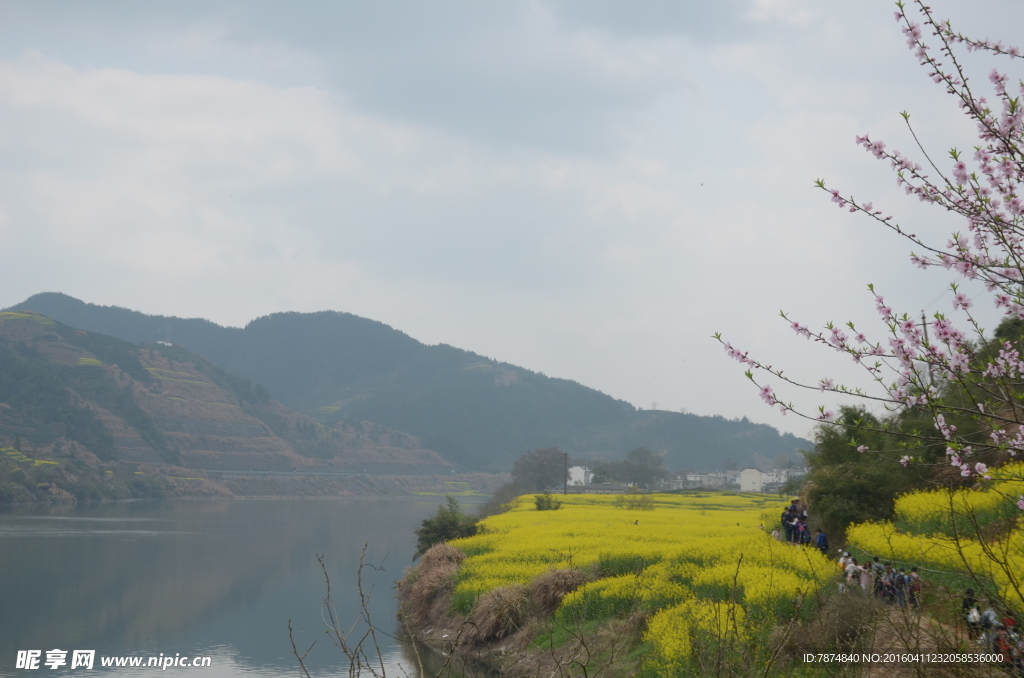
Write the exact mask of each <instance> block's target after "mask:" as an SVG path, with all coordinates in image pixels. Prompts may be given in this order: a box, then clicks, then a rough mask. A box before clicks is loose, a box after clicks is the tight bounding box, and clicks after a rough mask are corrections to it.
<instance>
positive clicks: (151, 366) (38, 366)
mask: <svg viewBox="0 0 1024 678" xmlns="http://www.w3.org/2000/svg"><path fill="white" fill-rule="evenodd" d="M0 445H6V446H9V447H11V448H13V449H15V450H17V451H18V452H19V453H24V454H26V455H28V456H29V457H31V458H32V459H34V460H44V461H45V460H54V461H59V459H60V458H61V457H67V458H74V459H76V460H77V461H78V462H81V463H84V464H86V465H93V466H95V465H97V464H100V463H102V462H131V463H134V464H149V465H153V466H166V465H179V466H184V467H189V468H198V469H216V470H245V471H249V470H257V471H296V470H307V471H308V470H316V469H320V470H324V471H340V472H346V471H348V472H363V471H369V472H388V473H412V474H417V473H419V474H422V473H428V474H429V473H449V472H450V469H451V467H450V465H449V464H447V463H446V462H445V461H444V460H443V459H441V458H440V457H439V456H438V455H437V454H436V453H434V452H431V451H429V450H426V449H423V448H422V447H421V446H420V444H419V441H418V440H417V439H416V438H414V437H412V436H409V435H406V434H403V433H399V432H397V431H391V430H388V429H385V428H383V427H380V426H377V425H375V424H372V423H367V422H351V421H350V422H337V423H336V424H335V425H333V426H326V425H324V424H321V423H318V422H316V421H315V420H313V419H311V418H309V417H306V416H304V415H302V414H299V413H297V412H294V411H292V410H290V409H289V408H287V407H285V406H283V405H281V404H280V403H278V402H276V401H274V400H273V399H272V398H271V397H270V395H269V393H268V392H267V391H266V389H264V388H262V387H260V386H254V385H253V384H252V383H251V382H250V381H249V380H247V379H245V378H242V377H237V376H235V375H232V374H230V373H228V372H227V371H225V370H223V369H222V368H220V367H217V366H216V365H214V364H212V363H210V362H209V361H208V360H206V359H205V358H202V357H201V356H198V355H196V354H193V353H190V352H189V351H187V350H185V349H184V348H181V347H166V346H153V347H140V346H137V345H134V344H131V343H129V342H126V341H124V340H121V339H115V338H113V337H108V336H104V335H99V334H95V333H91V332H86V331H83V330H78V329H75V328H72V327H68V326H67V325H64V324H62V323H60V322H57V321H55V320H52V319H51V318H47V317H45V316H42V315H39V314H36V313H30V312H25V313H20V312H0Z"/></svg>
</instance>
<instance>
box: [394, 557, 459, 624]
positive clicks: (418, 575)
mask: <svg viewBox="0 0 1024 678" xmlns="http://www.w3.org/2000/svg"><path fill="white" fill-rule="evenodd" d="M465 558H466V555H465V554H464V553H463V552H462V551H460V550H459V549H457V548H455V547H454V546H449V545H448V544H443V543H442V544H437V545H435V546H432V547H431V548H430V549H429V550H428V551H427V552H426V553H424V554H423V557H422V558H420V564H419V567H417V568H416V569H414V570H410V571H409V572H407V573H406V576H405V578H404V580H403V581H402V583H401V585H400V587H399V597H400V598H401V601H402V612H403V613H404V614H405V616H406V619H408V620H409V622H410V623H412V624H413V625H414V626H421V625H423V624H426V623H427V622H429V621H433V620H434V619H435V617H437V616H438V614H439V613H440V614H442V615H443V614H444V613H445V612H446V611H447V609H446V608H447V605H446V604H441V603H440V601H441V600H442V599H447V598H450V595H448V596H445V595H442V594H450V593H451V591H452V585H453V583H454V582H455V575H456V573H458V571H459V563H461V562H462V561H463V560H464V559H465ZM438 607H442V608H445V609H441V610H438V609H435V608H438Z"/></svg>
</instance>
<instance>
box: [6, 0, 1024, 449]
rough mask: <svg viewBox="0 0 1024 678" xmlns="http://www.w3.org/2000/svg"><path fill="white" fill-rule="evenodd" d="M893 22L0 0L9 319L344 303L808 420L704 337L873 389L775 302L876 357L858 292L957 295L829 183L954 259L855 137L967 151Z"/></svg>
mask: <svg viewBox="0 0 1024 678" xmlns="http://www.w3.org/2000/svg"><path fill="white" fill-rule="evenodd" d="M933 8H934V10H935V12H936V14H937V15H938V16H943V17H948V18H950V19H951V20H952V21H953V23H954V27H955V28H958V29H960V30H962V31H964V32H967V33H969V34H972V35H975V36H978V37H992V38H993V39H995V38H1002V39H1007V40H1012V38H1013V37H1014V36H1013V35H1008V34H1000V30H1001V28H1002V27H1005V26H1014V25H1016V26H1019V25H1021V24H1022V21H1024V5H1021V4H1020V3H1018V2H1013V1H1012V0H972V1H971V2H965V1H957V2H954V1H946V0H936V2H935V3H934V5H933ZM893 9H894V7H893V5H892V3H890V2H882V1H879V0H861V1H859V2H856V3H850V2H838V1H835V0H830V1H827V2H822V1H821V0H719V1H717V2H710V3H709V2H700V3H698V2H692V1H684V2H679V0H674V1H669V0H664V1H661V0H652V1H646V2H645V1H637V2H630V3H624V2H610V1H606V0H566V1H564V2H550V1H541V0H537V1H530V0H523V1H520V2H502V1H495V2H488V3H479V2H450V1H441V2H434V3H418V2H404V1H397V0H396V1H395V2H388V3H340V2H320V1H316V0H310V1H307V2H303V3H280V2H269V1H256V0H254V1H247V2H241V1H231V0H203V1H202V2H198V1H191V0H179V1H178V2H175V3H138V2H130V1H127V0H126V1H113V0H111V1H95V2H88V3H83V2H77V1H65V2H61V1H54V2H47V3H38V2H27V1H21V2H10V1H4V0H0V17H2V21H0V307H5V306H10V305H13V304H16V303H19V302H21V301H23V300H24V299H26V298H27V297H29V296H30V295H32V294H35V293H38V292H44V291H58V292H64V293H66V294H69V295H71V296H73V297H76V298H79V299H82V300H84V301H88V302H92V303H97V304H105V305H116V306H123V307H128V308H132V309H135V310H139V311H143V312H145V313H151V314H163V315H177V316H181V317H204V318H209V319H210V320H213V321H215V322H218V323H220V324H224V325H234V326H243V325H245V324H246V323H247V322H249V321H250V320H252V319H254V318H257V317H260V316H263V315H266V314H269V313H273V312H277V311H318V310H325V309H331V310H338V311H347V312H350V313H354V314H356V315H360V316H364V317H368V318H373V319H375V320H380V321H382V322H385V323H387V324H389V325H391V326H392V327H395V328H396V329H399V330H402V331H404V332H406V333H407V334H409V335H411V336H413V337H415V338H416V339H419V340H421V341H423V342H425V343H429V344H436V343H446V344H451V345H454V346H458V347H460V348H465V349H468V350H472V351H476V352H478V353H481V354H483V355H485V356H488V357H491V358H495V359H499V360H502V361H506V362H510V363H513V364H517V365H520V366H523V367H526V368H529V369H532V370H535V371H538V372H542V373H544V374H547V375H548V376H554V377H562V378H567V379H573V380H576V381H578V382H580V383H582V384H585V385H587V386H591V387H594V388H597V389H599V390H601V391H604V392H605V393H608V394H610V395H612V396H615V397H617V398H621V399H624V400H627V401H629V402H631V403H633V404H634V405H636V406H638V407H643V408H645V409H647V408H652V407H654V408H657V409H665V410H676V411H679V410H685V411H688V412H693V413H696V414H709V415H710V414H717V415H722V416H725V417H728V418H740V417H744V416H745V417H748V418H749V419H751V420H753V421H757V422H764V423H768V424H771V425H773V426H776V427H778V428H779V429H780V430H783V431H789V432H793V433H796V434H798V435H809V434H810V432H811V431H812V428H813V422H809V421H807V420H803V419H800V418H798V417H796V416H794V415H793V414H790V415H789V416H785V417H784V416H782V415H781V414H780V413H779V412H777V411H775V410H771V409H769V408H768V407H767V406H765V405H764V404H763V403H762V402H761V401H760V399H759V398H758V395H757V390H756V389H755V388H754V387H753V386H752V385H750V383H749V382H748V381H747V380H746V378H745V377H744V375H743V369H742V367H741V366H740V365H739V364H738V363H736V362H734V361H732V360H730V359H729V358H728V357H727V356H726V355H725V353H724V352H723V350H722V348H721V346H720V345H719V343H718V342H717V341H715V340H714V339H713V338H712V335H713V334H714V333H715V332H721V333H722V334H723V335H724V337H725V338H726V339H727V340H729V341H731V342H732V343H733V344H734V345H735V346H737V347H739V348H741V349H743V350H748V351H750V354H751V356H754V357H757V358H759V359H761V360H763V361H766V362H769V363H771V364H773V365H776V366H778V367H782V368H784V369H785V370H786V372H787V374H790V375H792V376H793V377H795V378H800V379H804V380H806V381H808V382H810V383H816V382H817V380H819V379H821V378H824V377H828V378H833V379H836V380H837V381H844V382H845V383H850V384H863V383H866V382H865V379H864V375H863V374H862V373H860V372H857V371H855V369H854V366H853V365H852V363H850V362H849V361H848V360H846V359H844V358H843V357H842V356H840V355H838V354H837V353H835V352H834V351H829V350H827V349H821V348H817V347H814V346H812V345H811V344H809V343H808V342H807V341H806V340H804V339H801V338H798V337H797V336H796V335H794V334H793V333H792V332H791V331H790V329H789V327H788V325H787V323H785V322H784V321H783V320H781V319H780V318H779V315H778V314H779V311H780V310H785V311H786V312H787V313H789V314H790V315H791V317H793V318H794V319H797V320H799V321H801V322H802V323H804V324H806V325H809V326H811V327H812V328H814V327H822V326H823V325H824V324H825V323H827V322H829V321H835V322H845V321H847V320H853V321H855V322H856V323H857V326H858V328H864V329H866V330H868V334H869V336H874V337H876V338H883V335H882V334H880V325H879V324H878V322H877V320H876V315H875V312H874V302H873V298H872V297H871V295H870V294H869V293H868V292H867V289H866V286H867V284H868V283H873V284H874V285H875V286H876V289H877V290H878V291H879V292H880V293H882V294H884V295H885V298H886V301H887V302H888V303H889V304H890V305H891V306H892V307H893V308H894V309H896V310H897V311H899V312H903V311H906V312H909V313H911V314H915V315H920V312H921V311H922V310H925V311H928V312H929V313H933V312H935V311H936V310H939V311H942V312H945V313H950V312H951V311H952V310H953V309H952V306H951V295H950V294H949V293H948V292H945V293H944V291H945V290H946V289H947V285H948V283H949V282H950V280H951V279H952V278H950V277H948V275H947V274H946V273H945V272H942V271H934V270H929V271H920V270H918V269H917V268H915V267H913V266H912V265H911V264H910V263H909V254H910V247H909V245H908V244H907V243H906V242H904V241H901V240H900V239H899V238H898V237H897V236H894V235H892V234H890V233H887V232H886V231H885V230H884V229H882V228H880V227H878V226H877V225H876V224H873V223H871V222H870V221H868V220H866V219H865V218H864V217H863V216H862V215H854V214H849V213H847V212H845V211H842V210H839V209H836V206H835V205H834V204H832V203H831V202H830V201H829V196H828V195H827V194H825V193H824V192H822V191H821V190H820V189H815V188H814V180H815V179H817V178H824V179H825V180H826V181H827V184H828V185H829V186H830V187H835V188H839V189H841V190H842V191H843V192H844V193H846V194H852V195H854V196H856V197H858V198H863V199H869V200H872V201H873V202H874V204H875V205H876V206H878V207H879V208H880V209H884V210H886V212H887V213H891V214H893V215H895V217H896V219H897V221H899V222H900V223H901V224H902V225H904V226H906V227H908V228H911V230H914V231H915V232H916V233H918V235H921V236H923V237H926V238H929V239H932V240H935V241H936V242H938V243H940V244H941V243H944V242H945V240H946V237H947V236H948V234H949V233H950V232H952V231H955V230H958V229H960V228H961V227H962V225H961V224H960V223H959V222H957V221H955V220H952V219H951V218H950V217H949V216H948V215H945V214H943V213H941V212H938V211H936V209H935V208H928V207H926V206H923V205H921V204H919V203H917V202H916V200H913V199H910V198H908V197H906V196H904V195H903V193H902V191H901V190H900V189H898V187H897V186H896V184H895V181H894V176H893V175H892V173H891V172H890V170H889V168H888V165H887V164H885V163H881V162H879V161H877V160H875V159H874V158H873V157H872V156H871V155H869V154H868V153H866V152H864V151H863V150H862V149H860V148H858V147H857V146H856V145H855V143H854V139H855V136H856V135H857V134H864V133H870V134H871V135H872V138H881V139H883V140H885V141H886V142H887V143H888V144H889V146H890V147H894V148H899V149H901V150H903V151H904V152H906V153H907V154H908V155H910V156H912V157H915V158H921V155H920V151H918V149H917V148H916V147H915V145H914V141H913V139H912V137H911V136H910V133H909V132H908V130H907V129H906V126H905V125H904V123H903V121H902V119H901V118H900V116H899V112H900V111H904V110H906V111H909V112H910V113H911V115H912V117H911V122H912V123H913V124H914V127H915V131H916V132H917V134H918V136H919V138H920V139H921V142H922V144H923V146H924V147H925V150H927V151H928V152H929V154H930V155H931V157H933V158H934V159H936V160H937V162H939V163H940V164H941V163H943V162H946V161H945V158H946V157H947V156H946V151H947V150H948V149H949V148H950V147H952V146H956V147H959V148H969V147H970V146H971V145H972V143H973V136H972V131H973V128H972V126H971V125H970V123H969V121H967V120H966V119H965V118H964V117H963V116H962V115H961V114H960V113H959V111H958V109H957V108H956V106H955V105H954V104H953V103H952V102H951V101H950V100H949V99H948V97H947V96H946V95H944V94H943V93H942V91H941V89H940V88H939V87H938V86H937V85H935V84H934V83H932V82H931V81H930V80H929V79H928V77H927V73H926V72H925V70H924V69H922V68H921V67H919V66H918V65H917V63H916V59H915V58H914V57H913V55H912V54H911V53H910V52H909V51H908V49H907V47H906V45H905V39H904V37H903V36H902V34H901V32H900V30H899V26H898V25H897V24H896V22H895V21H894V20H893ZM966 63H967V64H968V66H970V67H971V68H973V69H974V70H973V72H974V76H975V80H977V81H979V82H985V83H986V84H987V81H985V76H986V75H987V74H988V72H989V71H990V70H991V69H992V68H993V67H994V66H999V67H1000V68H1002V69H1004V70H1008V71H1009V72H1010V73H1013V74H1015V75H1016V73H1015V71H1014V70H1013V64H1009V63H1007V62H1006V60H993V59H992V58H990V57H982V56H978V55H970V56H968V57H966ZM946 164H948V162H946ZM968 289H970V293H971V294H972V295H973V294H977V293H979V292H981V290H980V289H973V288H968ZM982 300H984V295H982ZM981 306H982V305H981V304H979V309H980V310H979V313H980V314H981V317H982V318H983V320H985V321H986V322H989V323H990V326H991V327H993V328H994V325H995V323H996V322H998V316H997V315H996V313H995V311H993V310H991V309H990V308H989V306H990V305H989V304H987V302H986V304H985V305H984V307H983V308H982V307H981ZM768 383H770V384H773V385H775V386H776V390H777V391H779V393H780V396H781V397H782V398H783V400H787V401H792V402H793V403H794V404H795V405H797V406H798V407H800V408H803V409H805V410H808V411H812V412H813V411H814V410H816V408H817V406H818V405H819V404H822V405H825V406H827V407H834V406H835V405H836V404H837V401H836V399H835V398H834V397H833V398H830V397H828V395H827V394H821V393H819V392H817V391H814V390H810V391H796V390H786V389H785V388H783V387H782V385H781V384H778V383H777V381H773V380H771V379H769V380H768Z"/></svg>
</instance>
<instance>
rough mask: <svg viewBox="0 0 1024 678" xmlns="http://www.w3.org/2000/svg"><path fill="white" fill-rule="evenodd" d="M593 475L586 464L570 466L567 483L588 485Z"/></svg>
mask: <svg viewBox="0 0 1024 678" xmlns="http://www.w3.org/2000/svg"><path fill="white" fill-rule="evenodd" d="M593 475H594V474H593V473H591V471H590V469H589V468H587V467H586V466H570V467H569V485H570V486H572V485H589V484H590V479H591V478H592V477H593Z"/></svg>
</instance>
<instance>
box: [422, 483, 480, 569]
mask: <svg viewBox="0 0 1024 678" xmlns="http://www.w3.org/2000/svg"><path fill="white" fill-rule="evenodd" d="M445 497H446V499H447V500H448V501H447V504H441V505H440V506H438V507H437V515H435V516H434V517H433V518H427V519H425V520H424V521H423V523H422V524H421V526H420V528H419V529H418V530H416V556H415V557H416V558H419V557H420V556H422V555H423V554H424V553H426V552H427V550H428V549H430V547H431V546H433V545H434V544H440V543H441V542H443V541H450V540H452V539H459V538H461V537H472V536H473V535H474V534H476V531H477V524H476V521H477V519H476V518H475V517H474V516H467V515H466V514H464V513H463V512H462V507H461V506H459V502H458V501H456V500H455V497H452V496H450V495H445Z"/></svg>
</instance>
